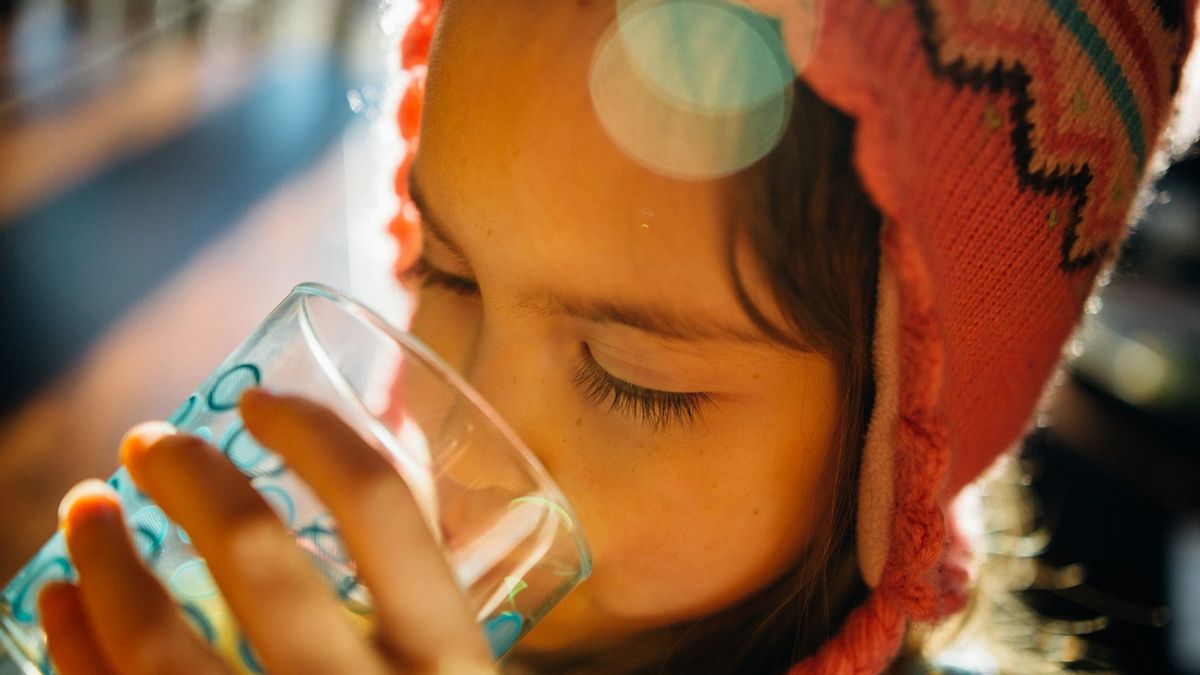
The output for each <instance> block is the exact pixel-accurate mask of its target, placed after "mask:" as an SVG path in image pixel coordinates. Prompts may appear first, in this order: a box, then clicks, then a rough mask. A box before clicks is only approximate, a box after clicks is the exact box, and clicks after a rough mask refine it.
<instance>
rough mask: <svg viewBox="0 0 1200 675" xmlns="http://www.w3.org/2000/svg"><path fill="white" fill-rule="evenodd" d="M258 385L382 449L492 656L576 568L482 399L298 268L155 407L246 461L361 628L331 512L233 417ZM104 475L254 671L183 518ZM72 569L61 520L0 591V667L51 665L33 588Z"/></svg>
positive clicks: (545, 491) (570, 537) (150, 551)
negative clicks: (175, 519) (295, 281)
mask: <svg viewBox="0 0 1200 675" xmlns="http://www.w3.org/2000/svg"><path fill="white" fill-rule="evenodd" d="M259 385H261V386H263V387H266V388H267V389H269V390H271V391H273V392H275V393H286V394H296V395H300V396H304V397H305V398H308V399H310V400H313V401H316V402H319V403H321V404H323V405H325V406H327V407H329V408H331V409H332V410H334V411H335V412H337V413H338V414H339V415H340V416H341V417H342V419H344V420H345V421H346V422H347V423H348V424H350V425H351V426H352V427H354V428H355V429H356V430H357V431H358V432H359V433H360V434H361V435H362V437H363V438H364V439H367V440H368V441H369V442H370V443H372V444H373V445H374V446H375V447H376V448H377V449H378V450H379V451H380V452H382V453H384V454H385V455H386V456H388V457H389V458H390V459H391V460H392V461H393V463H394V465H395V466H396V468H397V470H398V471H399V472H400V474H401V475H402V476H403V477H404V478H405V480H406V481H407V483H408V485H409V487H410V489H411V490H412V492H413V494H414V495H415V496H416V498H417V503H418V505H419V506H420V507H421V509H422V511H423V513H424V515H425V517H426V521H427V522H428V523H429V525H430V530H431V532H432V533H433V535H434V537H435V538H436V539H437V541H438V542H439V543H440V545H441V546H442V550H443V552H444V553H445V554H446V558H447V561H448V562H449V564H450V566H451V568H452V569H453V571H454V573H455V575H456V577H457V579H458V582H459V586H460V587H461V588H462V590H463V593H464V594H465V596H466V597H467V598H468V599H469V601H470V602H471V604H472V606H473V607H474V609H475V612H476V617H477V618H478V620H479V622H480V625H481V627H482V629H483V631H484V633H485V635H486V637H487V639H488V641H489V643H490V645H491V647H492V651H493V653H494V655H495V656H496V657H499V656H501V655H503V654H504V653H505V652H506V651H508V649H509V648H511V647H512V645H513V644H514V643H515V642H516V641H517V640H518V639H519V638H520V637H521V636H522V635H523V634H524V633H525V632H527V631H528V630H529V628H530V627H531V626H532V625H533V624H534V623H535V622H536V621H538V620H539V619H540V618H541V617H542V616H543V615H545V613H546V612H547V611H548V610H549V609H550V608H551V607H552V606H553V605H554V604H555V603H557V602H558V600H559V599H561V598H562V597H563V596H564V595H565V594H566V593H567V592H569V591H570V590H571V589H572V588H574V587H575V586H577V585H578V584H579V583H580V582H581V581H582V580H583V579H584V578H586V577H587V575H588V573H589V571H590V566H591V558H590V553H589V551H588V548H587V543H586V541H585V539H584V537H583V533H582V532H581V531H580V528H579V526H578V520H577V519H576V518H575V516H574V515H573V513H572V511H571V507H570V505H569V504H568V503H567V501H566V499H565V498H564V497H563V496H562V494H561V493H560V491H559V490H558V488H557V487H556V486H555V485H554V483H553V482H552V481H551V479H550V477H549V476H548V474H547V473H546V471H545V470H544V469H543V468H542V466H541V465H540V463H539V462H538V461H537V458H536V457H534V455H533V454H532V453H531V452H530V451H529V450H528V449H527V448H526V447H525V446H524V445H523V444H522V443H521V441H520V440H519V439H518V438H517V437H516V435H515V434H514V433H513V432H512V431H511V430H510V429H509V428H508V427H507V426H506V424H505V423H504V421H503V420H502V419H500V417H499V416H498V415H497V414H496V412H495V411H494V410H493V409H492V408H491V407H490V406H489V405H488V404H487V403H486V402H485V401H484V400H483V399H482V398H481V397H480V396H479V395H478V394H477V393H476V392H475V391H474V390H472V389H471V387H470V386H469V385H468V384H467V383H466V382H465V381H463V379H462V378H461V377H459V376H458V375H457V374H456V373H454V372H453V371H452V370H451V369H450V368H449V367H447V366H446V365H445V364H444V363H443V362H442V361H441V360H440V359H439V358H438V357H437V356H436V355H434V354H433V353H432V352H430V351H429V349H428V348H426V347H425V346H424V345H422V344H421V343H420V342H419V341H418V340H417V339H416V338H414V337H413V336H411V335H408V334H406V333H403V332H401V331H399V330H397V329H395V328H393V327H391V326H390V325H389V324H388V323H387V322H385V321H384V320H383V319H382V318H380V317H379V316H378V315H376V314H375V313H373V312H371V311H370V310H368V309H366V308H364V307H363V306H361V305H359V304H358V303H356V302H354V301H352V300H351V299H349V298H347V297H346V296H344V295H342V294H340V293H338V292H336V291H334V290H332V289H329V288H326V287H324V286H320V285H317V284H302V285H300V286H298V287H296V288H295V289H294V290H293V291H292V293H291V294H290V295H289V296H288V297H287V298H286V299H285V300H284V301H283V303H281V304H280V305H279V306H278V307H276V308H275V310H274V311H272V312H271V314H270V315H268V316H267V318H266V319H265V320H264V321H263V323H262V324H261V325H260V326H259V327H258V329H257V330H256V331H255V332H254V333H253V334H252V335H251V336H250V338H249V339H247V340H246V341H245V342H244V343H243V344H242V346H241V347H239V348H238V349H237V350H236V351H235V352H234V353H233V354H232V355H231V356H229V358H227V359H226V360H225V362H224V363H222V364H221V365H220V366H219V367H218V368H217V369H216V371H215V372H214V373H213V374H212V375H211V376H210V377H209V378H208V380H207V381H205V382H204V384H202V385H201V386H200V388H199V389H197V390H196V392H195V393H194V394H192V395H191V396H190V397H189V398H188V399H187V401H185V402H184V403H183V405H182V406H180V407H179V409H177V410H176V411H175V412H174V413H173V414H172V415H171V416H170V417H169V418H168V421H170V422H171V423H172V424H174V425H175V426H176V427H177V428H179V429H180V430H181V431H185V432H187V433H191V434H195V435H197V436H200V437H202V438H205V439H207V440H209V441H210V442H211V443H212V444H213V445H214V446H215V447H216V448H218V449H219V450H220V451H221V452H222V453H224V454H225V456H226V457H228V458H229V460H230V461H231V462H232V463H233V464H234V465H235V466H237V467H238V469H239V470H241V472H242V473H244V474H245V475H246V476H247V478H248V479H249V480H250V481H251V483H252V485H253V486H254V487H255V488H256V489H257V490H258V492H259V493H260V494H261V495H262V496H263V498H264V499H265V500H266V501H267V502H268V503H269V504H271V506H272V507H273V508H274V509H275V511H276V512H277V513H278V514H279V517H280V519H281V520H282V521H283V523H284V524H285V525H286V526H287V527H288V528H289V529H290V530H291V531H292V533H293V534H294V535H295V537H296V541H297V544H298V545H299V546H300V547H301V548H302V550H304V551H305V552H307V553H308V554H309V556H310V557H311V558H312V561H313V563H314V565H315V566H316V568H317V569H318V570H319V572H320V574H321V576H322V577H324V578H325V580H326V581H328V582H329V585H330V587H331V589H332V590H333V592H335V593H337V594H338V597H339V598H340V599H341V601H342V606H343V607H344V608H345V611H346V614H347V616H349V617H351V618H352V619H353V620H354V621H355V622H356V623H358V624H360V625H361V626H362V627H363V628H364V630H367V629H368V628H369V626H370V624H371V621H372V613H373V609H372V605H371V599H370V595H369V593H368V591H367V589H365V588H364V587H363V586H362V585H361V584H359V582H358V580H357V578H356V576H355V567H354V562H353V561H352V560H351V559H350V558H349V556H348V555H347V552H346V550H345V548H344V546H343V544H342V541H341V539H340V537H339V535H338V528H337V524H336V523H335V522H334V521H333V518H332V517H331V516H330V515H329V514H328V513H327V512H326V511H325V509H324V508H323V507H322V506H321V504H320V503H319V502H318V501H317V499H316V498H315V497H314V496H313V495H312V494H311V492H310V491H309V489H308V488H307V487H306V486H305V485H304V484H303V483H302V482H301V481H300V480H299V479H298V477H296V476H295V475H293V474H292V473H291V472H290V471H289V469H288V467H287V466H286V465H285V464H284V463H283V462H282V461H281V460H280V459H279V458H278V457H277V456H275V455H274V454H272V453H270V452H268V451H267V450H265V449H264V448H263V447H261V446H260V445H258V444H257V443H256V442H255V441H254V439H253V438H252V437H251V436H250V434H249V433H247V432H246V431H245V430H244V429H243V426H242V422H241V418H240V416H239V415H238V410H237V401H238V397H239V395H240V394H241V392H242V391H243V390H245V389H246V388H248V387H253V386H259ZM109 484H110V485H112V486H113V487H114V488H115V489H116V490H117V492H118V494H119V495H120V498H121V503H122V505H123V507H124V509H125V513H126V516H127V520H128V525H129V529H130V532H131V534H132V536H133V539H134V542H135V543H136V545H137V546H138V548H139V550H140V552H141V554H142V556H143V558H144V559H145V560H146V562H147V563H148V564H149V566H150V567H151V569H153V570H154V572H155V573H156V574H157V575H158V577H159V578H160V579H161V580H162V581H163V583H164V584H165V586H166V587H167V589H168V590H169V592H170V593H171V594H172V595H173V597H174V598H175V599H176V600H177V601H178V603H179V605H180V607H181V608H182V610H183V612H184V614H185V616H187V617H188V618H189V619H190V620H191V621H192V623H193V624H194V626H195V628H196V630H197V631H198V632H199V633H200V634H201V635H202V636H204V638H205V639H206V640H208V641H209V643H210V644H212V645H213V646H214V648H215V649H217V650H218V651H219V652H221V653H222V654H223V655H224V656H225V657H226V658H227V659H228V660H229V661H230V663H232V664H234V665H235V666H236V667H237V668H238V669H239V670H240V671H241V672H247V673H258V672H262V670H261V668H260V666H259V664H258V663H257V660H256V659H255V656H254V653H253V650H252V649H251V647H250V645H249V644H247V642H246V640H245V638H244V636H243V635H242V633H241V632H240V630H239V629H238V626H237V624H236V622H235V620H234V619H233V617H232V615H231V614H230V612H229V611H228V609H227V608H226V607H225V605H224V603H223V601H222V599H221V597H220V594H219V593H218V591H217V588H216V587H215V585H214V583H213V581H212V579H211V578H210V576H209V574H208V570H207V567H206V566H205V563H204V561H203V560H202V559H201V558H199V556H198V555H197V553H196V551H195V550H194V549H193V548H192V546H191V543H190V541H189V540H188V536H187V533H186V532H184V531H183V530H182V529H180V528H179V527H178V526H176V525H175V524H174V523H172V522H171V521H170V520H169V519H168V518H167V517H166V515H165V514H164V513H163V511H162V510H161V509H159V508H158V507H157V506H155V505H154V504H153V503H151V502H150V501H149V500H148V499H147V498H146V497H145V495H142V494H141V493H140V492H138V490H137V488H136V487H135V486H134V484H133V483H132V481H131V480H130V479H129V477H128V475H127V474H126V473H125V471H124V469H121V470H119V471H117V473H116V474H114V475H113V476H112V478H110V479H109ZM74 578H75V570H74V568H73V566H72V565H71V562H70V558H69V556H68V555H67V551H66V547H65V546H64V544H63V539H62V535H61V533H60V534H56V535H55V536H54V537H53V538H52V539H51V540H50V542H49V543H47V544H46V545H45V547H43V548H42V550H41V551H40V552H39V553H38V554H37V555H36V556H35V557H34V559H33V560H32V561H31V562H30V563H29V564H27V565H26V566H25V567H24V568H23V569H22V570H21V572H19V573H18V574H17V576H16V577H15V578H14V579H13V580H12V581H11V582H10V583H9V584H8V586H7V587H5V588H4V590H3V591H2V592H0V675H9V673H13V674H15V673H21V674H22V675H38V674H44V675H49V674H50V673H53V672H54V670H53V668H52V666H51V664H50V663H49V659H48V658H47V655H46V649H45V636H44V634H43V633H42V631H41V629H40V627H39V621H38V615H37V593H38V591H39V590H40V589H41V588H42V587H43V586H44V585H45V584H46V583H48V582H51V581H54V580H73V579H74Z"/></svg>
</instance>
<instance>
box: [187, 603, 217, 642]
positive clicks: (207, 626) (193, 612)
mask: <svg viewBox="0 0 1200 675" xmlns="http://www.w3.org/2000/svg"><path fill="white" fill-rule="evenodd" d="M180 608H182V609H183V615H184V616H185V617H187V620H188V621H190V622H191V623H192V625H193V626H194V627H195V628H196V632H198V633H200V636H201V637H203V638H204V641H205V642H207V643H208V644H210V645H211V644H213V643H214V642H216V640H217V631H216V630H215V629H214V628H213V626H212V624H211V623H210V622H209V621H208V617H206V616H205V615H204V612H202V611H200V610H199V609H197V608H196V607H195V606H194V605H189V604H187V603H184V604H182V605H180Z"/></svg>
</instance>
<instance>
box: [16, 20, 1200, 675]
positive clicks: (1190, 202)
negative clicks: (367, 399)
mask: <svg viewBox="0 0 1200 675" xmlns="http://www.w3.org/2000/svg"><path fill="white" fill-rule="evenodd" d="M409 12H411V7H410V6H409V3H407V2H403V1H399V0H397V1H395V2H383V3H382V4H381V3H380V2H378V1H377V0H336V1H335V0H277V1H272V0H24V1H22V0H0V495H2V497H0V579H8V578H9V577H11V575H12V574H13V573H14V572H15V571H16V570H17V568H18V567H19V566H20V565H21V564H22V562H23V561H24V560H25V559H27V558H28V557H29V556H31V555H32V553H33V552H34V550H35V549H36V548H37V547H38V546H39V545H40V543H41V542H42V541H44V540H45V539H46V537H47V536H49V534H50V533H51V532H52V531H53V529H54V527H55V509H56V507H57V504H58V500H59V499H60V498H61V496H62V495H63V493H64V492H65V491H66V490H67V489H68V488H69V487H70V486H71V485H72V484H74V483H75V482H77V481H79V480H81V479H83V478H86V477H102V476H107V475H108V474H110V473H111V472H112V471H113V470H114V469H115V467H116V452H115V448H116V444H117V441H118V440H119V439H120V437H121V435H122V433H123V432H124V431H125V429H127V428H128V427H129V426H130V425H131V424H132V423H134V422H137V421H140V420H144V419H152V418H159V417H162V416H164V415H166V414H168V413H169V412H170V411H171V410H172V409H174V408H175V406H176V404H177V403H178V402H180V401H182V400H183V399H184V398H185V397H186V396H187V394H188V393H189V392H190V390H191V389H192V387H194V386H195V385H196V384H197V383H199V382H200V381H201V380H202V379H203V378H204V376H205V375H206V374H207V373H208V370H209V369H210V368H211V367H212V366H214V365H215V364H216V363H218V362H219V361H220V360H221V359H222V358H223V357H224V356H225V355H226V354H227V353H228V352H229V351H231V350H232V349H233V347H234V346H235V345H236V344H237V343H238V342H239V341H240V340H241V339H242V338H243V337H244V336H245V335H246V334H247V333H248V332H249V331H250V330H251V329H252V328H253V327H254V325H255V324H256V323H257V321H258V320H259V319H260V318H261V317H262V316H263V315H264V314H266V313H267V312H268V311H269V310H270V308H271V307H273V306H274V305H275V303H277V302H278V301H279V300H280V299H281V298H282V297H283V296H284V295H285V294H286V292H287V290H288V289H289V288H290V287H291V286H293V285H294V284H295V283H297V282H299V281H302V280H315V281H323V282H326V283H329V284H331V285H334V286H336V287H339V288H342V289H345V290H348V291H350V292H351V293H352V294H354V295H357V296H359V297H360V298H362V299H364V300H365V301H366V302H367V303H368V304H370V305H372V306H374V307H376V308H378V309H380V310H381V311H383V312H384V313H385V314H391V315H393V316H398V315H399V313H400V312H402V311H403V301H402V298H401V297H399V295H398V293H397V292H396V289H395V287H394V284H393V283H392V282H391V280H390V276H389V272H388V266H389V263H390V259H391V255H392V251H393V249H392V244H391V242H390V241H389V240H388V239H387V237H386V236H385V235H384V227H385V223H386V220H387V217H388V213H389V209H391V208H393V202H392V198H391V179H390V173H391V171H392V168H393V165H394V163H395V161H396V160H397V158H398V154H397V153H398V150H397V147H396V140H395V135H394V133H393V131H392V129H391V125H390V123H389V119H390V118H391V114H390V107H389V106H390V101H389V100H388V91H389V89H388V87H387V86H386V83H387V82H388V81H389V78H390V77H394V72H395V71H394V64H392V63H391V59H392V56H393V54H394V53H395V50H394V48H393V46H392V43H393V41H394V39H395V37H396V36H397V35H398V31H399V30H400V27H402V26H403V24H404V22H405V21H406V19H407V16H408V15H409ZM1159 188H1160V190H1159V192H1158V196H1157V198H1156V200H1155V202H1154V204H1153V205H1152V206H1151V207H1150V208H1149V210H1148V211H1147V213H1146V215H1145V217H1144V219H1143V221H1142V222H1141V223H1140V224H1139V226H1138V229H1137V230H1136V233H1135V234H1134V236H1133V237H1132V238H1131V239H1130V240H1129V242H1128V245H1127V251H1126V254H1125V256H1124V257H1123V259H1122V261H1121V263H1120V264H1119V266H1118V267H1117V268H1116V270H1115V271H1114V274H1113V275H1112V277H1111V279H1110V280H1109V283H1107V284H1106V285H1105V286H1104V287H1103V288H1102V289H1101V291H1100V292H1099V293H1098V294H1097V295H1096V296H1095V297H1094V298H1093V299H1092V300H1091V301H1090V302H1089V305H1088V315H1087V317H1086V319H1085V321H1084V323H1083V324H1082V326H1081V328H1080V331H1079V334H1078V338H1077V339H1076V340H1074V341H1072V342H1071V344H1070V345H1069V346H1068V351H1069V354H1068V357H1069V360H1068V362H1067V363H1068V367H1067V368H1066V369H1065V370H1064V372H1063V374H1062V375H1061V376H1060V377H1059V386H1058V387H1057V388H1056V389H1055V390H1054V392H1053V394H1052V395H1051V396H1050V398H1049V399H1048V401H1047V403H1046V406H1045V410H1044V413H1043V414H1042V416H1041V417H1040V419H1039V421H1038V426H1037V429H1036V430H1035V431H1034V432H1033V433H1032V434H1031V435H1030V436H1029V437H1028V438H1027V440H1026V442H1025V444H1024V451H1023V453H1022V458H1023V462H1022V463H1023V465H1024V467H1025V468H1026V469H1027V470H1028V471H1029V474H1030V476H1031V487H1032V488H1033V490H1034V492H1035V494H1036V496H1037V497H1038V503H1039V504H1040V508H1039V511H1038V524H1039V526H1040V527H1041V530H1040V531H1041V532H1043V533H1045V534H1047V535H1049V538H1048V544H1047V545H1046V546H1045V550H1044V551H1043V554H1042V557H1041V560H1042V563H1041V565H1042V566H1043V569H1044V574H1039V575H1038V579H1037V583H1036V585H1037V586H1039V587H1040V588H1041V590H1035V591H1031V593H1030V597H1031V598H1032V599H1033V600H1034V602H1035V603H1036V604H1037V605H1038V606H1039V607H1040V608H1041V609H1043V611H1045V612H1046V613H1048V614H1050V615H1052V616H1055V617H1059V618H1062V619H1063V620H1064V621H1063V622H1062V624H1061V626H1062V628H1061V630H1062V634H1063V635H1066V634H1069V633H1071V632H1073V631H1076V630H1079V629H1081V628H1083V627H1090V628H1093V629H1095V628H1098V630H1097V631H1096V632H1095V633H1093V634H1092V635H1091V639H1090V643H1089V644H1090V646H1089V647H1088V648H1087V649H1086V651H1084V652H1079V653H1074V652H1071V651H1070V650H1072V649H1076V650H1077V649H1078V647H1077V644H1076V643H1074V642H1072V641H1069V640H1066V641H1063V645H1064V647H1063V648H1064V650H1066V651H1065V655H1067V656H1069V657H1072V658H1078V659H1079V662H1080V666H1081V667H1084V668H1092V669H1098V670H1116V671H1120V672H1130V673H1200V159H1198V158H1197V157H1195V156H1194V155H1193V156H1191V157H1188V156H1185V158H1184V159H1183V160H1182V161H1181V162H1179V163H1178V164H1176V165H1175V166H1174V167H1173V168H1172V169H1171V170H1170V171H1169V172H1168V173H1167V174H1166V175H1165V176H1164V177H1163V178H1162V180H1161V182H1160V185H1159ZM1051 637H1053V636H1051Z"/></svg>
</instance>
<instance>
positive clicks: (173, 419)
mask: <svg viewBox="0 0 1200 675" xmlns="http://www.w3.org/2000/svg"><path fill="white" fill-rule="evenodd" d="M197 398H198V397H197V396H196V395H195V394H192V395H191V396H189V397H188V398H187V400H186V401H184V402H183V405H181V406H179V407H178V408H176V409H175V412H173V413H171V416H170V417H168V418H167V423H168V424H170V425H172V426H179V425H180V424H183V423H184V422H185V421H187V418H188V416H189V415H191V414H192V411H193V410H195V409H196V400H197Z"/></svg>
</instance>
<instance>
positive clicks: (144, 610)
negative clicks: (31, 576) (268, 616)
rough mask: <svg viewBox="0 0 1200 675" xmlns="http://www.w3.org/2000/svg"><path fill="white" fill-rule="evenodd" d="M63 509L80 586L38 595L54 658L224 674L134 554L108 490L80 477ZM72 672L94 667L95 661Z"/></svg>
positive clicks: (118, 667)
mask: <svg viewBox="0 0 1200 675" xmlns="http://www.w3.org/2000/svg"><path fill="white" fill-rule="evenodd" d="M64 507H65V510H66V514H65V518H64V523H63V533H64V536H65V538H66V542H67V548H68V549H69V550H70V552H71V559H72V560H73V561H74V563H75V567H76V569H77V570H78V572H79V587H78V590H77V591H73V592H70V593H68V592H67V591H65V590H59V589H53V590H51V591H50V592H49V595H48V596H45V598H44V602H48V603H50V604H49V607H50V609H51V613H50V616H51V617H53V618H50V619H49V623H48V625H47V631H48V632H51V631H52V632H51V640H50V641H51V645H55V643H58V644H57V645H56V646H52V649H53V650H55V651H52V652H51V653H52V654H53V655H54V657H55V658H56V659H60V660H62V661H63V662H64V663H69V664H70V665H69V667H75V666H76V665H86V659H95V658H96V657H97V656H98V654H103V657H104V658H103V660H102V661H101V660H96V661H95V663H108V664H110V667H112V668H113V669H114V670H115V671H117V672H121V673H131V674H135V675H141V674H143V673H145V674H147V675H150V674H155V675H157V674H159V673H171V672H179V666H178V664H181V663H186V664H187V665H188V667H189V668H190V670H189V671H188V672H190V673H197V674H204V673H214V674H215V673H228V672H229V671H228V670H227V669H226V668H225V666H224V665H223V664H221V662H220V661H219V660H218V658H217V656H216V655H215V654H214V653H213V652H212V651H211V650H209V648H208V646H207V645H206V644H205V643H204V642H203V641H202V640H201V639H200V637H199V636H198V635H196V633H195V632H194V631H193V630H192V629H191V628H190V626H189V625H188V623H187V622H186V619H184V618H183V616H182V614H181V613H180V612H179V610H178V608H177V607H176V605H175V603H174V601H173V600H172V599H171V598H170V597H169V596H168V595H167V593H166V591H165V590H163V587H162V586H161V585H160V584H159V583H158V580H157V579H155V578H154V576H153V575H152V574H151V573H150V571H149V570H147V569H146V567H145V566H144V565H143V564H142V561H141V559H140V558H138V556H137V553H136V552H135V551H134V549H133V544H132V542H131V541H130V539H129V535H128V532H127V531H126V529H125V523H124V519H123V518H122V516H121V509H120V506H119V504H118V503H117V496H116V494H115V493H114V492H113V491H112V489H111V488H109V487H108V486H107V485H105V484H104V483H102V482H100V481H89V482H85V483H83V484H81V485H80V486H77V487H76V488H75V489H74V490H72V492H71V493H68V495H67V498H66V499H64ZM173 664H174V665H173ZM67 672H70V671H67ZM76 672H83V673H92V672H96V666H95V665H93V666H92V667H90V668H87V667H85V668H82V669H78V670H76Z"/></svg>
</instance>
